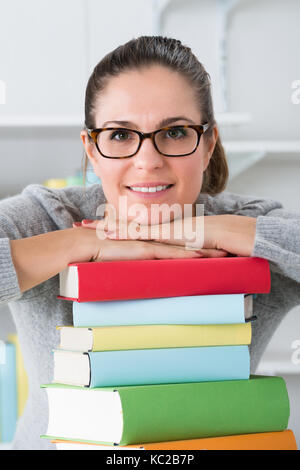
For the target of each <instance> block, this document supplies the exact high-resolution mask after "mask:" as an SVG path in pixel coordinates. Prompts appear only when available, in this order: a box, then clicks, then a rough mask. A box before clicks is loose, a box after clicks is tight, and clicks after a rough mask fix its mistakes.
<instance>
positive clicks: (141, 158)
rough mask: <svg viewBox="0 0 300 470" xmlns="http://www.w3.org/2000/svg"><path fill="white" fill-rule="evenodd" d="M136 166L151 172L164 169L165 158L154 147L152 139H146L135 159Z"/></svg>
mask: <svg viewBox="0 0 300 470" xmlns="http://www.w3.org/2000/svg"><path fill="white" fill-rule="evenodd" d="M133 161H134V165H135V167H136V168H137V169H141V170H147V171H151V170H154V169H156V168H162V166H163V165H164V156H163V155H161V154H160V153H159V152H158V151H157V150H156V148H155V147H154V145H153V142H152V141H151V139H149V138H148V139H144V140H143V142H142V145H141V147H140V149H139V151H138V153H137V154H136V155H134V157H133Z"/></svg>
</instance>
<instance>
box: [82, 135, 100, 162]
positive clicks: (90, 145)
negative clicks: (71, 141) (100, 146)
mask: <svg viewBox="0 0 300 470" xmlns="http://www.w3.org/2000/svg"><path fill="white" fill-rule="evenodd" d="M80 138H81V140H82V143H83V146H84V148H85V153H86V154H87V156H88V159H89V161H90V163H91V165H92V166H94V164H95V163H96V161H97V153H96V152H97V149H96V147H95V144H94V142H93V141H92V140H91V139H90V137H89V135H88V133H87V131H86V130H85V129H84V130H82V131H81V132H80Z"/></svg>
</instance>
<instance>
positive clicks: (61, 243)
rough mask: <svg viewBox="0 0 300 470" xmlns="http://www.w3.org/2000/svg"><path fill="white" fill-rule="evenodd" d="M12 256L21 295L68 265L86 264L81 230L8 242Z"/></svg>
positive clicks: (62, 231)
mask: <svg viewBox="0 0 300 470" xmlns="http://www.w3.org/2000/svg"><path fill="white" fill-rule="evenodd" d="M10 245H11V255H12V260H13V263H14V266H15V270H16V273H17V277H18V282H19V286H20V290H21V292H25V291H27V290H29V289H31V288H32V287H35V286H37V285H38V284H40V283H42V282H44V281H46V280H48V279H50V278H51V277H53V276H55V275H56V274H58V273H59V272H60V271H62V270H63V269H64V268H65V267H66V266H67V265H68V263H71V262H74V261H88V257H89V253H88V252H87V251H86V252H85V250H84V246H83V244H82V243H80V231H78V230H77V231H76V229H73V228H70V229H66V230H57V231H53V232H49V233H45V234H41V235H36V236H34V237H28V238H22V239H19V240H11V241H10Z"/></svg>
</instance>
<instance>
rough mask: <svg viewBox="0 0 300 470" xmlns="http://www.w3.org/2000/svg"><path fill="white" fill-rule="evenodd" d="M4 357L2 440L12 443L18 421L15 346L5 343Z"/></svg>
mask: <svg viewBox="0 0 300 470" xmlns="http://www.w3.org/2000/svg"><path fill="white" fill-rule="evenodd" d="M2 356H3V357H1V362H0V438H1V439H0V440H1V441H2V442H11V441H12V440H13V438H14V434H15V431H16V425H17V419H18V412H17V373H16V348H15V346H14V345H13V344H10V343H5V345H4V354H3V355H2Z"/></svg>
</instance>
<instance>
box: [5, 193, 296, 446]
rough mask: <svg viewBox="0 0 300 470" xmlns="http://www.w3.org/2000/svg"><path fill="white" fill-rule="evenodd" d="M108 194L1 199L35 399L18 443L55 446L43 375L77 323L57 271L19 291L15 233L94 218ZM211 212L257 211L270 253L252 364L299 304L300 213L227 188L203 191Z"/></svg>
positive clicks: (9, 272)
mask: <svg viewBox="0 0 300 470" xmlns="http://www.w3.org/2000/svg"><path fill="white" fill-rule="evenodd" d="M104 202H105V196H104V193H103V190H102V187H101V185H99V184H94V185H93V186H90V187H87V188H86V190H85V189H84V188H82V187H79V186H76V187H70V188H64V189H55V190H54V189H48V188H46V187H44V186H42V185H38V184H32V185H29V186H27V187H26V188H25V189H24V190H23V191H22V193H21V194H19V195H16V196H13V197H9V198H6V199H3V200H2V201H0V303H7V304H8V305H9V308H10V310H11V312H12V316H13V319H14V321H15V324H16V328H17V332H18V336H19V340H20V344H21V348H22V352H23V356H24V361H25V367H26V370H27V373H28V377H29V399H28V402H27V406H26V408H25V412H24V414H23V416H22V418H21V419H20V420H19V423H18V428H17V432H16V436H15V440H14V445H13V447H14V448H15V449H50V448H54V446H53V445H52V444H50V443H49V442H48V441H47V440H45V439H40V435H41V434H44V433H45V432H46V429H47V422H48V403H47V398H46V394H45V391H44V390H43V389H41V388H40V385H41V384H43V383H49V382H51V381H52V379H53V355H52V350H53V349H54V348H56V347H57V346H58V332H57V330H56V326H58V325H70V324H72V302H69V301H65V300H58V299H57V295H58V288H59V284H58V278H59V277H58V275H56V276H54V277H52V278H51V279H49V280H47V281H46V282H43V283H41V284H40V285H38V286H36V287H34V288H32V289H30V290H28V291H26V292H25V293H23V294H22V293H21V292H20V288H19V285H18V279H17V276H16V271H15V268H14V265H13V263H12V258H11V251H10V240H15V239H19V238H25V237H31V236H34V235H38V234H41V233H46V232H51V231H53V230H60V229H66V228H70V227H72V223H73V222H74V221H79V220H82V219H84V218H90V219H93V218H95V215H96V209H97V206H98V205H99V204H102V203H104ZM197 203H199V204H204V214H205V215H214V214H215V215H217V214H236V215H244V216H250V217H256V218H257V225H256V236H255V245H254V249H253V252H252V254H251V256H258V257H261V258H265V259H268V260H269V262H270V269H271V292H270V293H269V294H258V295H257V296H256V298H255V299H254V314H255V315H256V316H257V317H258V319H257V321H256V322H254V323H253V338H252V344H251V348H250V351H251V371H252V372H254V371H255V369H256V366H257V364H258V362H259V359H260V357H261V355H262V353H263V351H264V349H265V348H266V346H267V344H268V342H269V340H270V338H271V336H272V335H273V333H274V331H275V330H276V328H277V326H278V325H279V323H280V322H281V320H282V319H283V318H284V316H285V315H286V314H287V312H289V311H290V310H291V309H292V308H293V307H294V306H296V305H299V304H300V214H298V213H295V212H290V211H287V210H285V209H283V208H282V205H281V204H280V203H279V202H276V201H273V200H271V199H261V198H258V197H255V196H242V195H239V194H235V193H229V192H226V191H224V192H223V193H221V194H219V195H217V196H209V195H207V194H201V193H200V194H199V196H198V199H197Z"/></svg>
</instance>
